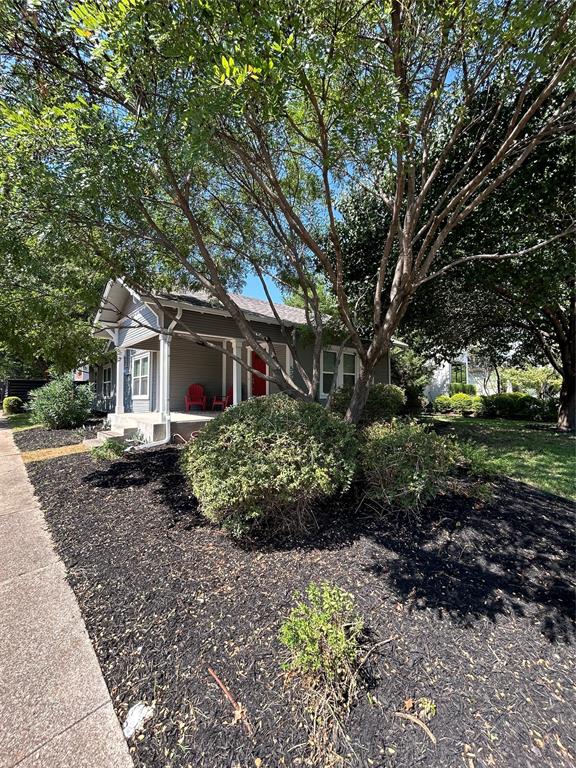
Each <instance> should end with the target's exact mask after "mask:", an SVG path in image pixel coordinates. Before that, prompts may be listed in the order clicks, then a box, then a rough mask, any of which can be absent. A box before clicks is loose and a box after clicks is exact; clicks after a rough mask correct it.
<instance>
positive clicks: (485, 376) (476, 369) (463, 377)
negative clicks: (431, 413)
mask: <svg viewBox="0 0 576 768" xmlns="http://www.w3.org/2000/svg"><path fill="white" fill-rule="evenodd" d="M450 384H473V385H474V386H475V387H476V394H478V395H493V394H495V393H496V392H497V391H498V387H497V382H496V376H495V374H494V371H493V369H492V368H490V367H487V366H486V365H485V363H484V362H483V361H481V360H479V359H478V358H477V357H475V356H474V355H473V354H471V353H469V352H462V353H461V354H460V355H457V356H456V357H455V358H454V360H451V361H444V362H443V363H441V364H440V365H439V366H438V367H437V368H436V370H435V371H434V373H433V374H432V379H431V381H430V384H428V386H427V387H426V389H425V390H424V396H425V397H426V398H428V400H430V401H432V400H435V399H436V398H437V397H438V395H448V394H449V393H450Z"/></svg>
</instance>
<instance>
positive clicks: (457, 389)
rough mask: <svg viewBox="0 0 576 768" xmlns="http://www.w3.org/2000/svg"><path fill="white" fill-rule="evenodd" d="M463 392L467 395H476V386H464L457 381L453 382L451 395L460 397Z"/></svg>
mask: <svg viewBox="0 0 576 768" xmlns="http://www.w3.org/2000/svg"><path fill="white" fill-rule="evenodd" d="M461 392H462V393H464V394H465V395H475V394H476V387H475V385H474V384H462V383H460V382H457V381H454V382H452V384H450V394H451V395H458V394H460V393H461Z"/></svg>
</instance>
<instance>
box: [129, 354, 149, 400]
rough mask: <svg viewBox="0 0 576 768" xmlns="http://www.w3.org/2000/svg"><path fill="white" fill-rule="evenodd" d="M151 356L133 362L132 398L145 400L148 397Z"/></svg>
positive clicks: (135, 359)
mask: <svg viewBox="0 0 576 768" xmlns="http://www.w3.org/2000/svg"><path fill="white" fill-rule="evenodd" d="M149 367H150V355H144V356H143V357H135V358H133V360H132V397H135V398H137V399H145V398H147V397H148V370H149Z"/></svg>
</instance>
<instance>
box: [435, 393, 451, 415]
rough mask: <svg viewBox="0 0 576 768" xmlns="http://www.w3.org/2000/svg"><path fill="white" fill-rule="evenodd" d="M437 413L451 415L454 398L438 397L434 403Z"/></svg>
mask: <svg viewBox="0 0 576 768" xmlns="http://www.w3.org/2000/svg"><path fill="white" fill-rule="evenodd" d="M433 407H434V411H435V412H436V413H450V412H451V411H452V398H451V397H448V395H438V397H437V398H436V399H435V400H434V403H433Z"/></svg>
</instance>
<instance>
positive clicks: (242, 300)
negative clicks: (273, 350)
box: [163, 289, 306, 325]
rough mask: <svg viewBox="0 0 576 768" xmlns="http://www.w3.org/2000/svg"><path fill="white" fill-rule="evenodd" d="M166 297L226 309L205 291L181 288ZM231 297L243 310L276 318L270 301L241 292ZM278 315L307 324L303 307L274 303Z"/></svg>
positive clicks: (232, 294)
mask: <svg viewBox="0 0 576 768" xmlns="http://www.w3.org/2000/svg"><path fill="white" fill-rule="evenodd" d="M163 295H164V296H165V298H171V299H173V300H176V301H186V302H187V303H189V304H193V305H194V306H197V307H207V308H208V307H209V308H212V309H221V310H223V311H224V307H223V306H222V304H221V303H220V302H219V301H217V300H216V299H215V298H214V297H213V296H209V294H207V293H206V292H204V291H185V290H181V289H177V290H175V291H174V292H173V293H170V294H163ZM229 295H230V298H231V299H232V300H233V301H234V302H235V303H236V304H237V305H238V307H240V309H241V310H242V311H243V312H246V313H248V314H251V315H260V316H261V317H263V318H266V319H268V320H275V317H274V312H273V311H272V307H271V306H270V304H269V303H268V301H264V300H262V299H253V298H251V297H250V296H241V295H240V294H239V293H231V294H229ZM274 306H275V308H276V312H277V313H278V316H279V317H280V318H281V319H282V320H283V321H284V322H286V323H293V324H294V325H305V324H306V313H305V312H304V310H303V309H299V308H298V307H289V306H288V305H287V304H276V303H275V304H274Z"/></svg>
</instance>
